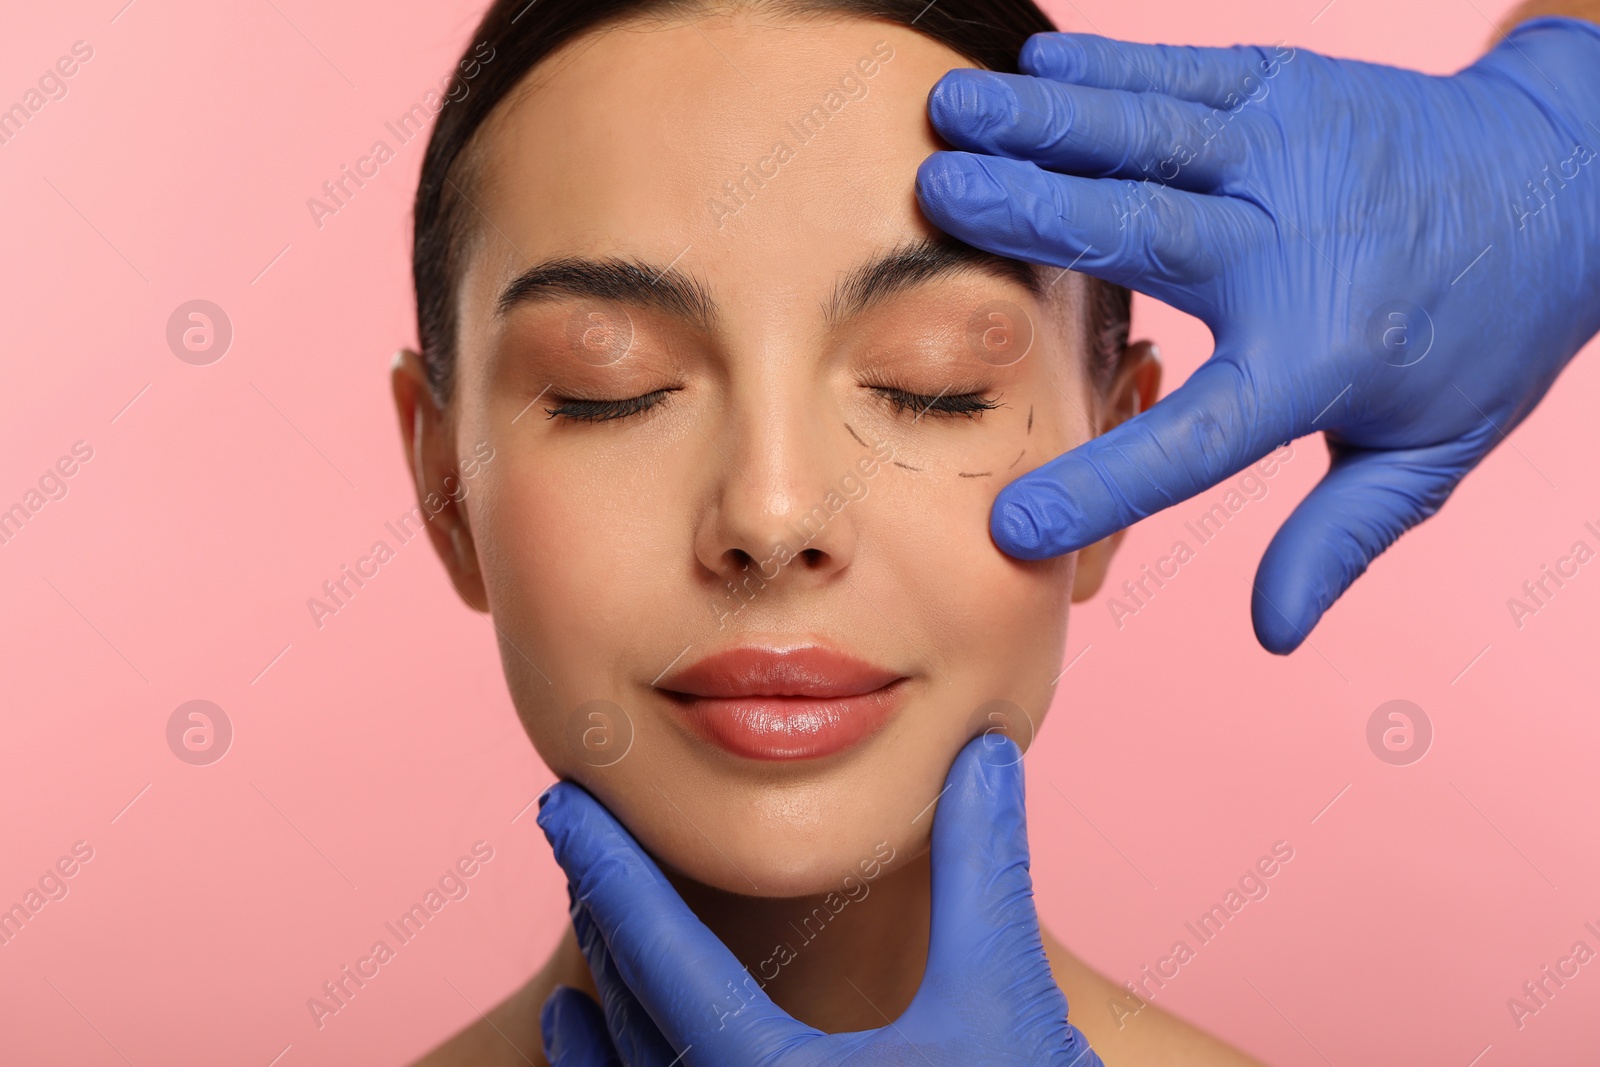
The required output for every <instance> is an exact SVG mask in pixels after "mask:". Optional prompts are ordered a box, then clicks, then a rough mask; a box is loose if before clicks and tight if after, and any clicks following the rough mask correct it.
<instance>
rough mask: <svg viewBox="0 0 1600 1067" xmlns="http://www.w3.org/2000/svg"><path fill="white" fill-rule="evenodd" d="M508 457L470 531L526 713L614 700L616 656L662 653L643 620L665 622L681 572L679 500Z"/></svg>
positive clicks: (665, 490)
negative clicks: (611, 682)
mask: <svg viewBox="0 0 1600 1067" xmlns="http://www.w3.org/2000/svg"><path fill="white" fill-rule="evenodd" d="M503 452H504V453H505V458H504V460H503V465H502V462H501V461H497V462H496V464H495V468H496V469H494V470H493V471H492V473H493V476H494V480H493V482H491V483H490V484H488V485H486V486H485V487H484V490H485V491H484V492H482V493H480V494H476V499H475V500H473V501H472V503H473V505H474V507H473V510H472V525H473V536H474V540H475V542H476V544H477V547H478V556H479V561H480V566H481V568H482V570H483V575H484V582H485V587H486V588H487V590H488V595H489V607H490V611H491V612H492V614H493V616H494V620H495V626H496V627H497V629H498V630H499V633H500V639H501V641H502V645H504V643H506V642H512V643H514V645H515V648H514V650H513V651H512V652H511V653H510V654H507V655H505V656H504V657H503V658H504V660H505V663H506V673H507V679H508V681H509V682H510V683H511V684H512V687H513V695H514V696H515V697H517V698H518V701H517V702H518V707H519V708H521V709H522V710H523V713H524V717H525V718H527V717H528V716H529V714H530V712H531V711H532V710H533V709H534V707H536V706H537V705H538V704H539V703H541V702H542V703H548V702H550V701H552V700H553V701H555V702H557V703H558V704H560V705H561V706H568V705H571V706H576V705H577V704H579V703H582V702H583V701H585V700H589V699H593V698H595V697H607V698H614V695H613V694H611V693H607V692H601V691H597V686H599V688H601V689H603V688H604V686H601V685H599V683H600V682H601V681H602V680H608V679H612V678H615V677H617V676H618V674H619V670H618V667H619V663H618V659H619V657H624V656H637V657H639V658H640V659H641V660H647V659H650V658H651V657H654V656H657V655H660V652H659V650H658V649H657V648H656V642H658V641H659V640H660V639H661V637H662V635H661V634H660V633H659V632H657V631H656V630H654V629H652V628H650V627H649V624H648V622H647V621H646V620H649V619H651V618H661V617H664V616H663V615H662V614H661V612H662V611H663V610H665V607H666V605H663V604H662V603H661V602H662V601H663V600H664V599H666V598H667V593H668V586H669V584H670V583H669V582H667V581H665V580H664V579H665V577H666V576H669V575H675V574H678V573H680V572H681V570H682V567H683V552H682V547H681V546H682V545H683V544H685V543H686V540H687V535H684V534H681V533H679V534H674V533H673V531H672V530H671V528H670V527H671V524H672V523H674V522H676V521H678V519H677V517H678V516H679V515H680V514H681V507H680V506H677V505H676V504H675V503H674V502H675V501H676V500H681V496H680V495H679V494H676V493H675V491H674V490H673V489H672V488H671V486H670V485H669V483H668V482H667V481H666V480H665V479H652V478H649V477H641V476H639V475H637V474H635V475H632V476H629V475H626V474H624V473H622V472H618V471H604V470H598V469H596V468H594V467H592V466H584V465H580V464H576V463H562V462H559V461H553V460H552V459H551V458H549V457H547V456H544V457H541V456H536V455H533V454H527V455H516V454H513V453H512V452H511V450H510V449H504V450H503ZM486 473H488V472H486ZM677 610H678V611H679V612H681V611H682V610H683V609H682V606H681V597H680V598H679V604H678V605H677ZM708 611H709V609H708ZM670 658H671V653H670V652H669V653H666V656H665V658H663V659H662V662H663V663H664V662H666V660H667V659H670ZM519 689H520V690H521V692H518V690H519Z"/></svg>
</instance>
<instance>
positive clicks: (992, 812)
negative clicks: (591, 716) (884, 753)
mask: <svg viewBox="0 0 1600 1067" xmlns="http://www.w3.org/2000/svg"><path fill="white" fill-rule="evenodd" d="M539 825H540V827H542V828H543V829H544V832H545V836H546V837H548V838H549V840H550V844H551V847H552V848H553V849H554V850H555V855H556V860H557V861H558V862H559V863H560V864H561V866H562V868H563V869H564V870H565V871H566V872H567V879H568V884H569V888H570V889H571V891H572V895H573V905H572V922H573V927H574V929H575V930H576V933H577V936H578V943H579V945H581V946H582V948H583V952H584V955H585V956H586V957H587V958H588V961H589V969H590V970H591V971H592V972H593V973H594V978H595V984H596V986H597V987H598V988H599V991H600V995H601V1000H602V1001H603V1003H604V1012H603V1014H602V1011H601V1009H600V1008H599V1007H597V1006H596V1005H595V1003H594V1002H593V1001H592V1000H590V999H589V998H588V997H587V996H585V995H584V994H583V993H580V992H578V991H577V990H573V989H566V988H562V989H558V990H557V991H556V992H555V993H554V994H553V995H552V996H551V997H550V999H549V1000H548V1001H547V1002H546V1004H545V1007H544V1012H543V1015H542V1018H541V1025H542V1027H543V1030H544V1041H545V1056H546V1058H548V1059H549V1060H550V1062H551V1063H552V1064H554V1065H555V1067H599V1065H613V1064H625V1065H627V1067H669V1065H670V1064H676V1063H679V1062H680V1060H679V1057H680V1055H681V1056H682V1060H681V1062H682V1063H683V1064H685V1065H689V1067H749V1065H751V1064H757V1063H759V1064H767V1065H770V1067H817V1065H824V1064H827V1065H832V1064H845V1063H850V1064H859V1065H863V1067H870V1065H873V1064H884V1065H887V1064H895V1065H903V1064H909V1063H917V1064H922V1063H927V1064H931V1065H934V1067H947V1065H949V1067H970V1065H971V1064H977V1063H982V1064H988V1065H1006V1064H1013V1065H1016V1067H1041V1065H1050V1064H1054V1065H1057V1067H1100V1057H1098V1056H1096V1055H1095V1054H1094V1052H1093V1051H1091V1050H1090V1049H1089V1046H1088V1042H1086V1041H1085V1040H1084V1038H1083V1035H1082V1034H1080V1033H1079V1032H1078V1030H1077V1028H1076V1027H1074V1026H1073V1025H1072V1024H1071V1023H1069V1022H1068V1021H1067V1000H1066V997H1065V996H1063V995H1062V993H1061V990H1060V988H1059V987H1057V985H1056V983H1055V979H1054V978H1052V977H1051V975H1050V964H1049V962H1048V961H1047V960H1046V958H1045V954H1044V946H1043V944H1042V942H1041V941H1040V937H1039V920H1038V917H1037V916H1036V915H1035V913H1034V909H1033V884H1032V880H1031V879H1030V878H1029V876H1028V835H1027V825H1026V819H1025V815H1024V811H1023V790H1022V754H1021V752H1020V751H1019V750H1018V749H1017V746H1016V744H1015V743H1014V742H1012V741H1010V740H1008V739H1006V738H1004V737H1003V736H1001V735H999V734H989V735H985V736H982V737H979V738H977V739H975V740H973V741H972V742H970V743H969V744H968V745H967V747H966V748H965V749H963V750H962V752H961V754H960V755H959V756H958V757H957V758H956V761H955V764H954V765H953V766H952V767H951V770H950V774H949V777H948V779H947V781H946V792H945V793H944V794H943V795H942V798H941V799H940V800H939V806H938V809H937V810H936V812H935V814H934V820H933V900H932V912H933V920H932V929H931V933H930V941H929V946H928V965H927V970H926V972H925V974H924V976H923V980H922V986H921V988H920V989H918V991H917V994H916V996H915V998H913V1000H912V1002H911V1006H910V1007H909V1008H907V1009H906V1011H905V1013H904V1014H903V1015H901V1016H900V1018H899V1019H897V1020H895V1022H894V1023H893V1024H892V1025H889V1026H885V1027H884V1028H883V1029H881V1030H869V1031H860V1032H856V1033H849V1034H836V1035H828V1034H824V1033H823V1032H822V1031H820V1030H817V1029H815V1028H813V1027H810V1026H806V1025H804V1024H802V1023H799V1022H797V1021H795V1019H793V1018H792V1017H790V1016H789V1015H787V1014H786V1013H785V1012H784V1011H783V1010H782V1009H780V1008H778V1007H777V1006H776V1005H775V1004H773V1003H772V1001H771V1000H769V999H768V998H767V995H766V994H765V993H764V992H762V991H761V990H760V988H759V987H758V986H757V984H756V982H755V980H754V979H753V978H752V977H751V976H750V975H749V973H748V972H747V971H746V970H745V969H744V967H743V966H742V965H740V963H739V961H738V960H737V959H735V958H734V956H733V954H732V953H730V952H729V951H728V950H727V948H725V947H724V946H723V944H722V942H720V941H718V940H717V938H716V937H715V936H714V935H713V934H712V933H711V931H710V930H708V929H706V927H705V926H704V925H702V924H701V922H700V920H699V919H697V918H696V917H695V916H694V914H693V913H692V912H691V911H690V910H689V909H688V907H687V906H686V905H685V904H684V903H683V900H682V899H681V898H680V897H679V896H678V894H677V892H676V891H674V890H673V888H672V886H671V885H670V884H669V883H668V882H667V880H666V879H665V878H664V877H662V874H661V871H660V869H659V868H657V867H656V865H655V862H654V861H653V860H651V859H650V857H649V856H647V855H645V853H644V852H643V851H642V850H641V849H640V848H639V846H638V844H637V843H635V841H634V840H633V838H632V837H631V836H629V834H628V832H627V831H626V830H624V829H623V828H622V827H621V825H619V824H618V823H617V821H616V819H614V818H613V817H612V816H611V814H610V813H609V812H607V811H606V809H605V808H603V807H601V806H600V804H599V802H597V801H596V800H595V799H594V798H593V797H591V796H590V795H589V794H588V793H586V792H584V791H583V790H582V789H580V788H579V787H577V786H575V785H571V784H567V783H561V784H557V785H555V786H553V787H552V788H551V789H550V791H549V792H548V793H547V794H546V795H545V797H544V798H543V800H542V801H541V808H540V811H539Z"/></svg>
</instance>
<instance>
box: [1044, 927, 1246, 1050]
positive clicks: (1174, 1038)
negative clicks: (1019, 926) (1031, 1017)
mask: <svg viewBox="0 0 1600 1067" xmlns="http://www.w3.org/2000/svg"><path fill="white" fill-rule="evenodd" d="M1044 950H1045V955H1047V956H1049V957H1050V969H1051V971H1053V972H1054V973H1055V976H1056V983H1057V984H1058V985H1060V986H1061V991H1062V992H1063V993H1065V994H1066V995H1067V1007H1068V1011H1069V1012H1070V1013H1071V1017H1072V1023H1073V1025H1074V1026H1076V1027H1077V1028H1078V1029H1079V1030H1081V1031H1083V1036H1084V1037H1086V1038H1088V1039H1089V1045H1090V1047H1091V1048H1093V1049H1094V1050H1095V1052H1096V1053H1097V1054H1098V1055H1099V1056H1100V1058H1101V1059H1102V1060H1103V1061H1105V1063H1106V1065H1107V1067H1179V1065H1182V1067H1263V1065H1262V1064H1261V1062H1260V1061H1259V1060H1255V1059H1252V1058H1251V1057H1249V1056H1246V1055H1245V1054H1244V1053H1243V1052H1240V1051H1239V1050H1238V1049H1236V1048H1234V1047H1233V1046H1231V1045H1228V1044H1226V1043H1224V1042H1222V1041H1220V1040H1218V1039H1217V1038H1215V1037H1212V1036H1211V1035H1210V1034H1208V1033H1206V1032H1205V1031H1203V1030H1201V1029H1199V1028H1198V1027H1195V1026H1193V1025H1191V1024H1189V1023H1186V1022H1184V1021H1183V1020H1182V1019H1180V1018H1178V1017H1177V1016H1176V1015H1172V1014H1170V1013H1168V1012H1165V1011H1162V1010H1161V1009H1160V1008H1158V1007H1156V1006H1155V1005H1153V1004H1149V1003H1146V1004H1144V1005H1143V1006H1140V1004H1139V1002H1138V1001H1136V1000H1134V999H1133V997H1132V996H1131V995H1130V994H1129V993H1128V991H1127V990H1126V989H1123V988H1122V987H1121V986H1119V985H1116V984H1115V983H1114V982H1112V981H1111V980H1110V979H1108V978H1106V977H1104V976H1103V975H1101V974H1098V973H1097V972H1095V971H1093V970H1090V969H1089V966H1088V965H1087V964H1086V963H1084V962H1083V961H1082V960H1080V959H1078V957H1076V956H1074V955H1073V954H1072V953H1071V952H1069V951H1067V949H1066V947H1065V946H1063V945H1062V944H1061V943H1060V942H1059V941H1057V940H1056V939H1055V938H1054V937H1052V936H1051V935H1050V932H1049V931H1044Z"/></svg>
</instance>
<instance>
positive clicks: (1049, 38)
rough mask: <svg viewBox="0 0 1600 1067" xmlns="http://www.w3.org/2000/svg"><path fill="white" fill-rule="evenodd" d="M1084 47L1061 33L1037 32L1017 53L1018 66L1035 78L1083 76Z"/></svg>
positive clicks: (1064, 79) (1066, 78)
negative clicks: (1081, 61)
mask: <svg viewBox="0 0 1600 1067" xmlns="http://www.w3.org/2000/svg"><path fill="white" fill-rule="evenodd" d="M1082 57H1083V49H1082V48H1081V47H1080V46H1078V45H1077V44H1076V43H1074V42H1073V41H1072V40H1071V38H1069V37H1067V36H1066V35H1065V34H1061V33H1036V34H1034V35H1033V36H1032V37H1029V38H1028V40H1027V41H1026V43H1024V44H1023V46H1022V51H1021V52H1020V53H1019V54H1018V56H1017V68H1018V69H1019V70H1021V71H1022V73H1024V74H1032V75H1034V76H1035V77H1042V78H1057V79H1060V80H1063V81H1070V80H1071V79H1073V78H1074V77H1077V76H1079V75H1080V74H1081V73H1082V71H1081V66H1082V64H1081V63H1080V62H1079V61H1080V60H1081V59H1082Z"/></svg>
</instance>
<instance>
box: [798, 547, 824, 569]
mask: <svg viewBox="0 0 1600 1067" xmlns="http://www.w3.org/2000/svg"><path fill="white" fill-rule="evenodd" d="M800 558H801V559H803V560H805V564H806V566H807V567H820V566H821V565H822V564H823V562H824V561H825V560H826V559H827V558H828V554H827V553H826V552H824V551H822V549H820V548H808V549H806V550H805V551H803V552H801V553H800Z"/></svg>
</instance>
